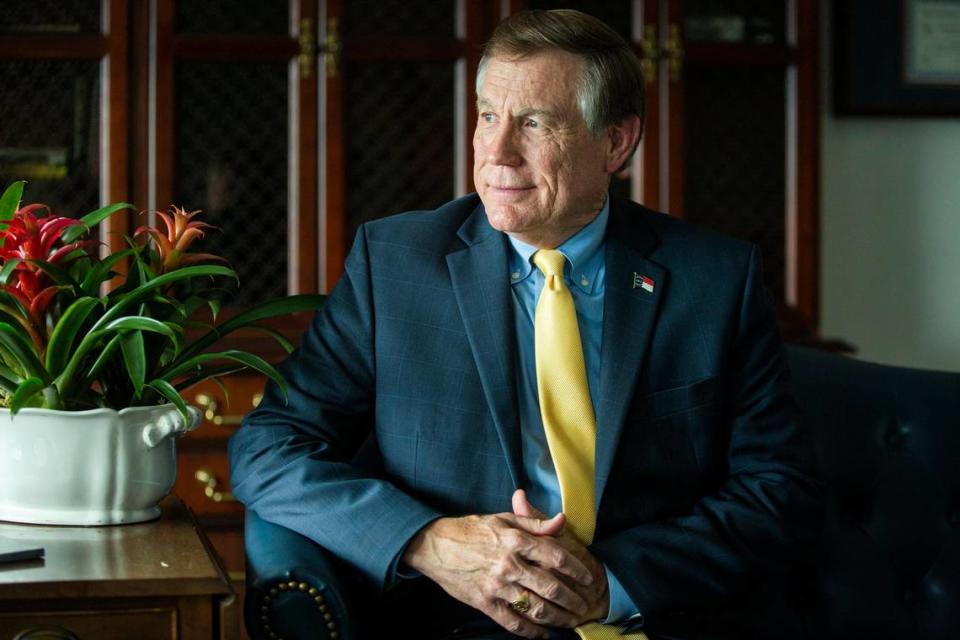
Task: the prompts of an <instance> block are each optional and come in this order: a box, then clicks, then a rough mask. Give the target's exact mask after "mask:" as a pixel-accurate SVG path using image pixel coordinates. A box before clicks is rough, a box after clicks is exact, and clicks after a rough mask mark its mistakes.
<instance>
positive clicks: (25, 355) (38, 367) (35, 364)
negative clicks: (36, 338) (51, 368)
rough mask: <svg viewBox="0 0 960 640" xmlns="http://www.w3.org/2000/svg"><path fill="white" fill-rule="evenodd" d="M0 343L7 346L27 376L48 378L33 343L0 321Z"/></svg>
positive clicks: (46, 379) (44, 379) (45, 379)
mask: <svg viewBox="0 0 960 640" xmlns="http://www.w3.org/2000/svg"><path fill="white" fill-rule="evenodd" d="M0 344H2V345H3V346H4V347H6V348H7V350H8V351H9V352H10V354H11V355H13V357H14V358H16V360H17V363H18V364H19V365H20V366H21V367H22V368H23V370H24V371H25V372H26V373H27V374H28V375H29V376H32V377H36V378H40V379H41V380H42V381H48V380H49V379H50V377H49V375H48V374H47V372H46V371H45V370H44V368H43V363H41V362H40V359H39V358H38V357H37V354H36V353H34V351H33V344H31V343H30V342H28V341H26V340H24V338H23V335H22V334H21V333H20V332H19V331H17V329H15V328H14V327H13V326H11V325H10V324H8V323H6V322H0Z"/></svg>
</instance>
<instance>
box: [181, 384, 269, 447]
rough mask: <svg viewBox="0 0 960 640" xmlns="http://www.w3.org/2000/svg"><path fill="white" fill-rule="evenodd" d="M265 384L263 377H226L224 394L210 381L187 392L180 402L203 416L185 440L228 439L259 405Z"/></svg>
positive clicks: (222, 390)
mask: <svg viewBox="0 0 960 640" xmlns="http://www.w3.org/2000/svg"><path fill="white" fill-rule="evenodd" d="M264 380H265V379H264V377H263V376H237V375H235V376H228V377H226V378H223V379H222V380H221V382H222V383H223V388H224V389H226V391H227V392H226V393H224V389H221V388H220V387H219V386H217V384H216V383H214V382H211V381H209V380H207V381H204V382H201V383H200V384H198V385H196V386H193V387H190V388H189V389H187V390H186V391H185V392H184V394H183V398H184V400H186V401H187V403H189V404H192V405H193V406H195V407H197V408H198V409H200V411H201V412H203V423H202V424H201V425H200V427H199V428H198V429H196V430H195V431H191V432H190V433H189V434H187V436H186V440H187V441H189V442H196V441H210V440H222V441H226V440H227V439H229V438H230V436H232V435H233V432H234V431H236V430H237V427H239V426H240V421H241V420H243V417H244V416H245V415H246V414H248V413H250V411H252V410H253V409H254V408H255V407H256V406H257V405H258V404H260V398H261V394H262V393H263V386H264Z"/></svg>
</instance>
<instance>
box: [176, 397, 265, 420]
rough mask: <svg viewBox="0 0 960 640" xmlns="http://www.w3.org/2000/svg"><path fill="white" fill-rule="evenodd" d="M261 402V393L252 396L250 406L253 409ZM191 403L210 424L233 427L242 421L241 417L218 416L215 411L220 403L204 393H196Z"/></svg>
mask: <svg viewBox="0 0 960 640" xmlns="http://www.w3.org/2000/svg"><path fill="white" fill-rule="evenodd" d="M261 400H263V394H262V393H255V394H253V401H252V402H251V404H252V405H253V407H254V408H256V407H257V405H258V404H260V401H261ZM193 401H194V402H195V403H196V404H197V406H198V407H200V409H201V410H202V411H203V419H204V420H206V421H207V422H212V423H213V424H221V425H233V424H240V423H241V422H242V421H243V416H242V415H239V416H230V415H227V416H224V415H220V414H219V413H218V412H217V410H218V409H219V408H220V403H219V402H218V401H217V399H216V398H214V397H213V396H211V395H209V394H206V393H198V394H197V395H196V397H195V398H194V399H193Z"/></svg>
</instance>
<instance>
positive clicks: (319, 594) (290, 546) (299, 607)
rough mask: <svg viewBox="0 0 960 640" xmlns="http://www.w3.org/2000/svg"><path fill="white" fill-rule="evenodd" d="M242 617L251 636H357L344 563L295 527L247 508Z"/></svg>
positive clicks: (339, 639) (345, 639) (337, 639)
mask: <svg viewBox="0 0 960 640" xmlns="http://www.w3.org/2000/svg"><path fill="white" fill-rule="evenodd" d="M244 528H245V534H244V535H245V544H246V549H247V592H246V601H245V602H244V607H243V608H244V618H245V620H246V626H247V631H248V633H249V634H250V638H251V639H252V640H270V639H271V638H276V637H282V638H287V639H291V638H293V639H296V638H330V639H332V640H349V639H352V638H354V637H355V632H354V624H353V623H352V622H351V620H350V616H348V615H347V604H346V593H347V592H346V590H345V588H344V584H343V581H342V578H340V577H339V576H338V572H339V571H343V568H342V565H339V566H338V565H337V564H336V562H335V560H334V559H333V558H332V556H331V555H330V553H329V552H328V551H326V550H325V549H323V548H322V547H320V546H319V545H317V544H316V543H315V542H313V541H312V540H310V539H309V538H306V537H304V536H302V535H300V534H299V533H297V532H295V531H291V530H290V529H287V528H286V527H283V526H280V525H277V524H274V523H272V522H267V521H266V520H263V519H262V518H260V517H259V516H257V514H255V513H254V512H252V511H250V510H247V512H246V518H245V525H244Z"/></svg>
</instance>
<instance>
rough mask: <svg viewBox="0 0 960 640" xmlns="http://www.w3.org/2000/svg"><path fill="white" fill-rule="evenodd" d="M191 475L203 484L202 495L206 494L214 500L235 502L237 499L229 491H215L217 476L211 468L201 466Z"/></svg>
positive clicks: (217, 484)
mask: <svg viewBox="0 0 960 640" xmlns="http://www.w3.org/2000/svg"><path fill="white" fill-rule="evenodd" d="M193 477H194V478H196V479H197V482H199V483H200V484H202V485H203V495H205V496H207V497H208V498H210V499H211V500H213V501H214V502H236V501H237V499H236V498H234V497H233V494H232V493H230V492H229V491H217V486H219V483H218V482H217V476H215V475H214V474H213V470H212V469H208V468H206V467H201V468H199V469H197V471H196V473H194V474H193Z"/></svg>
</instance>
